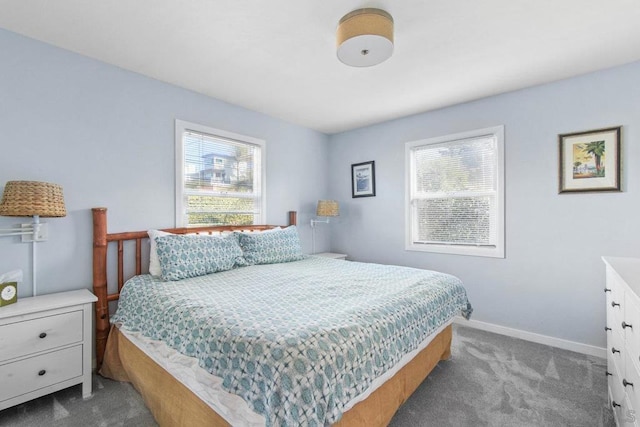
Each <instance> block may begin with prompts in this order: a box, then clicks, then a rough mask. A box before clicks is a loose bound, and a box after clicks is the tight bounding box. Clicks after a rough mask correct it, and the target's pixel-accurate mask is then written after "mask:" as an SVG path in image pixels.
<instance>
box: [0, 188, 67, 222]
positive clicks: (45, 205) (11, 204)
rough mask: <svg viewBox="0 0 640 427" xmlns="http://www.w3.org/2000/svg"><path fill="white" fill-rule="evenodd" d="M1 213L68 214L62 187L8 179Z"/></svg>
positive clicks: (61, 215)
mask: <svg viewBox="0 0 640 427" xmlns="http://www.w3.org/2000/svg"><path fill="white" fill-rule="evenodd" d="M0 215H3V216H34V215H38V216H41V217H63V216H67V209H66V207H65V205H64V196H63V195H62V187H61V186H59V185H57V184H50V183H48V182H39V181H8V182H7V184H6V185H5V187H4V194H3V195H2V201H1V202H0Z"/></svg>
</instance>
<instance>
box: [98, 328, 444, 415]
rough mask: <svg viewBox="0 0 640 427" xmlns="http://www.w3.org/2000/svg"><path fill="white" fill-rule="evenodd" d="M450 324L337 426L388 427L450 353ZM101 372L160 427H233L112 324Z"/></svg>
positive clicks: (349, 412)
mask: <svg viewBox="0 0 640 427" xmlns="http://www.w3.org/2000/svg"><path fill="white" fill-rule="evenodd" d="M451 334H452V332H451V325H449V326H447V327H446V328H445V329H443V330H442V331H441V332H440V333H439V334H438V335H436V336H435V337H434V338H433V340H432V341H431V342H430V343H429V345H427V347H425V348H424V349H423V350H422V351H420V352H419V353H418V354H417V355H416V356H415V357H414V358H413V359H412V360H411V361H410V362H409V363H407V364H406V365H405V366H404V367H402V368H401V369H400V370H399V371H398V372H397V373H396V374H395V375H394V376H393V377H391V378H390V379H389V380H388V381H386V382H385V383H384V384H383V385H382V386H380V387H379V388H378V389H376V390H375V391H374V392H373V393H371V395H370V396H369V397H367V398H366V399H365V400H363V401H362V402H359V403H357V404H356V405H355V406H354V407H353V408H351V409H350V410H348V411H347V412H345V413H344V414H343V415H342V418H341V419H340V421H338V422H337V423H336V424H334V426H339V427H346V426H362V427H365V426H366V427H370V426H386V425H388V424H389V422H390V421H391V418H393V415H394V414H395V413H396V411H397V410H398V408H399V407H400V406H401V405H402V404H403V403H404V402H405V401H406V400H407V399H408V398H409V396H411V394H412V393H413V392H414V391H415V390H416V389H417V388H418V386H419V385H420V384H421V383H422V381H424V379H425V378H426V377H427V375H428V374H429V372H431V371H432V370H433V368H434V367H435V366H436V365H437V364H438V362H439V361H440V360H445V359H448V358H449V356H450V355H451ZM100 374H101V375H102V376H104V377H106V378H110V379H113V380H116V381H125V382H130V383H132V384H133V386H134V387H135V388H136V390H138V392H139V393H140V394H141V395H142V398H143V400H144V402H145V404H146V405H147V407H148V408H149V410H150V411H151V413H152V414H153V416H154V418H155V419H156V421H157V422H158V424H159V425H160V426H185V427H186V426H189V427H191V426H203V427H204V426H208V427H211V426H216V427H217V426H229V423H228V422H227V421H225V419H224V418H222V417H221V416H220V415H218V414H217V413H216V412H215V411H214V410H213V409H212V408H211V407H210V406H209V405H208V404H207V403H205V402H203V401H202V400H201V399H200V398H199V397H198V396H196V395H195V394H194V393H193V392H192V391H191V390H189V389H188V388H187V387H186V386H185V385H184V384H182V383H181V382H180V381H178V380H177V379H176V378H174V377H173V376H172V375H171V374H169V373H168V372H167V371H166V370H165V369H164V368H163V367H161V366H160V365H158V364H157V363H156V362H155V361H153V360H152V359H151V358H150V357H149V356H147V355H146V354H145V353H144V351H142V350H140V349H139V348H138V347H136V346H135V345H134V344H133V343H132V342H131V341H129V340H128V339H127V338H126V337H125V336H124V335H123V334H122V333H120V331H119V330H118V328H117V327H115V326H114V325H112V326H111V331H110V333H109V339H108V340H107V346H106V351H105V356H104V361H103V364H102V368H101V369H100Z"/></svg>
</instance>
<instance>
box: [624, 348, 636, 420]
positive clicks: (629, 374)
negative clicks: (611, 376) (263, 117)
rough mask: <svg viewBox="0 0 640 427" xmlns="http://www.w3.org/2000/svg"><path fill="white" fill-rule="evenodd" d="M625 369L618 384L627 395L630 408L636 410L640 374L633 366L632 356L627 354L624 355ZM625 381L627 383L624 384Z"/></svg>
mask: <svg viewBox="0 0 640 427" xmlns="http://www.w3.org/2000/svg"><path fill="white" fill-rule="evenodd" d="M624 359H625V371H624V374H623V375H622V381H620V385H622V387H623V389H624V391H625V393H626V394H627V397H629V402H630V403H631V407H630V408H629V409H630V410H634V409H635V410H636V411H637V410H638V408H640V375H639V374H638V370H637V368H636V367H635V364H634V362H633V360H632V357H631V356H630V355H629V354H627V355H626V356H625V357H624ZM625 381H626V382H627V385H626V386H625V385H624V384H625Z"/></svg>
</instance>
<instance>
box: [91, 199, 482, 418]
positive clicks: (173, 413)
mask: <svg viewBox="0 0 640 427" xmlns="http://www.w3.org/2000/svg"><path fill="white" fill-rule="evenodd" d="M93 219H94V292H95V293H96V296H97V297H98V302H97V304H96V319H97V322H96V344H97V345H96V358H97V361H98V364H99V366H100V373H101V374H102V375H104V376H106V377H108V378H112V379H116V380H119V381H129V382H131V383H132V384H133V385H134V387H135V388H136V389H137V390H138V391H139V392H140V393H141V395H142V396H143V398H144V400H145V403H146V404H147V406H148V407H149V409H150V410H151V412H152V414H153V415H154V417H155V418H156V420H157V421H158V423H159V424H160V425H185V426H186V425H189V426H192V425H203V426H204V425H207V426H217V425H221V426H222V425H256V426H257V425H267V426H271V425H278V426H279V425H329V424H332V425H339V426H342V425H345V426H346V425H349V426H351V425H362V426H365V425H366V426H377V425H379V426H382V425H386V424H388V423H389V421H390V420H391V418H392V417H393V415H394V413H395V412H396V410H397V409H398V408H399V407H400V405H401V404H402V403H403V402H404V401H405V400H406V399H407V398H408V397H409V396H410V395H411V393H412V392H413V391H414V390H415V389H416V388H417V387H418V386H419V385H420V383H421V382H422V381H423V380H424V378H426V376H427V375H428V373H429V372H430V371H431V370H432V369H433V368H434V367H435V365H436V364H437V363H438V361H439V360H444V359H446V358H448V357H449V355H450V344H451V322H452V319H453V317H454V316H455V315H457V314H463V315H464V316H466V317H468V316H469V315H470V313H471V306H470V304H469V302H468V300H467V296H466V292H465V290H464V288H463V287H462V285H461V283H460V281H459V280H458V279H456V278H455V277H453V276H449V275H446V274H442V273H437V272H430V271H425V270H418V269H411V268H406V267H397V266H384V265H376V264H365V263H355V262H345V261H340V260H333V259H327V258H321V257H315V256H306V255H302V254H301V253H299V252H300V250H299V248H298V249H296V250H295V251H293V252H291V253H289V252H287V250H288V249H287V250H282V249H280V248H279V249H278V251H277V252H278V257H280V258H281V257H282V256H284V258H282V259H285V260H286V261H285V262H272V261H273V260H269V259H262V261H261V259H260V258H259V257H257V258H255V257H254V258H251V257H252V256H253V255H255V253H260V254H262V253H263V252H260V251H262V250H263V248H262V247H261V246H260V245H263V246H264V242H265V241H268V239H272V238H273V239H275V237H272V236H280V237H281V236H285V235H287V236H289V235H291V234H292V233H294V234H295V236H296V237H297V232H296V231H295V227H290V226H292V225H295V223H296V214H295V212H290V214H289V227H286V228H285V227H282V228H280V229H279V227H274V226H246V227H205V228H198V229H191V228H189V229H185V228H179V229H170V230H165V231H167V232H171V233H173V234H176V235H184V234H187V233H193V232H197V233H205V234H219V233H229V232H232V231H234V230H236V229H238V228H240V229H241V230H243V232H242V233H240V234H237V233H234V234H232V235H231V236H239V237H238V238H239V239H240V243H241V247H242V250H243V252H244V254H243V257H241V258H238V260H240V259H241V260H242V262H244V261H246V260H251V261H252V262H250V263H249V264H251V265H246V266H245V265H242V266H239V265H237V263H238V262H240V261H238V260H236V261H235V262H236V265H234V267H233V268H226V269H221V270H220V271H218V272H215V273H213V274H206V275H203V274H191V269H190V268H191V267H189V268H186V269H185V268H182V264H181V263H182V262H183V261H182V259H181V256H180V253H179V248H180V247H179V248H178V249H175V248H176V246H175V245H176V242H179V244H181V245H194V243H192V242H194V241H195V239H185V238H183V237H182V238H181V237H174V236H170V237H161V238H158V239H155V241H156V242H157V245H158V253H162V254H166V256H165V257H164V258H162V257H161V260H162V262H163V269H162V274H163V277H164V278H165V279H166V280H163V279H160V278H156V277H154V276H152V275H150V274H143V271H142V270H143V269H142V258H143V257H142V255H141V254H142V250H143V247H144V245H145V244H146V242H145V237H146V235H147V232H127V233H113V234H110V233H107V219H106V209H104V208H95V209H93ZM249 232H254V234H251V233H249ZM233 239H234V237H230V238H229V239H227V240H233ZM243 239H245V240H243ZM205 240H206V241H207V242H209V241H211V240H215V239H206V238H205V239H200V240H198V241H205ZM127 241H133V242H135V250H134V251H133V252H134V253H135V274H134V275H133V277H131V278H129V279H128V280H127V281H126V284H125V280H124V276H125V273H124V271H125V266H126V263H125V262H124V252H125V247H126V243H125V242H127ZM185 242H188V243H185ZM255 242H258V244H257V246H255V247H253V249H256V248H258V249H257V250H258V252H251V251H252V246H251V244H252V243H255ZM109 243H112V244H113V245H114V246H115V248H114V250H111V251H110V252H109V251H108V246H109ZM206 244H208V243H206ZM225 244H226V243H225ZM176 250H177V251H178V252H176ZM234 250H235V249H234ZM163 251H164V252H163ZM294 252H295V255H292V254H293V253H294ZM113 253H115V254H117V260H116V261H115V262H113V263H112V262H110V261H109V260H107V257H108V255H109V254H113ZM234 254H235V252H234ZM252 254H253V255H252ZM283 254H284V255H283ZM216 256H218V255H216ZM234 256H235V255H234ZM291 256H293V258H291ZM280 258H277V260H279V261H280V260H281V259H280ZM171 260H172V261H173V262H174V265H178V266H180V268H181V269H180V268H179V269H177V270H175V269H173V270H172V269H171V268H165V264H167V265H170V262H169V261H171ZM263 261H264V262H263ZM176 263H177V264H176ZM112 264H113V266H114V267H115V265H116V264H117V267H116V268H114V270H116V269H117V292H113V293H109V292H108V291H107V266H111V265H112ZM176 272H177V273H176ZM185 272H186V273H185ZM165 273H166V275H165ZM174 273H175V274H177V276H176V277H177V278H176V277H173V276H171V274H174ZM185 274H187V275H190V276H189V277H185V276H184V275H185ZM165 276H166V277H165ZM118 299H119V306H118V310H117V312H116V313H115V315H114V316H113V317H112V318H110V316H109V307H108V303H109V302H110V301H116V300H118Z"/></svg>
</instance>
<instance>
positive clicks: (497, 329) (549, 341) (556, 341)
mask: <svg viewBox="0 0 640 427" xmlns="http://www.w3.org/2000/svg"><path fill="white" fill-rule="evenodd" d="M454 323H456V324H458V325H462V326H467V327H469V328H474V329H481V330H483V331H488V332H493V333H495V334H500V335H506V336H508V337H513V338H520V339H521V340H525V341H531V342H535V343H538V344H545V345H549V346H551V347H557V348H561V349H564V350H570V351H575V352H576V353H582V354H588V355H589V356H596V357H601V358H603V359H606V358H607V349H606V348H602V347H596V346H594V345H588V344H581V343H579V342H575V341H568V340H563V339H561V338H555V337H550V336H548V335H541V334H536V333H534V332H527V331H522V330H520V329H513V328H508V327H506V326H500V325H495V324H493V323H487V322H481V321H479V320H467V319H465V318H463V317H460V316H458V317H456V318H455V320H454Z"/></svg>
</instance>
